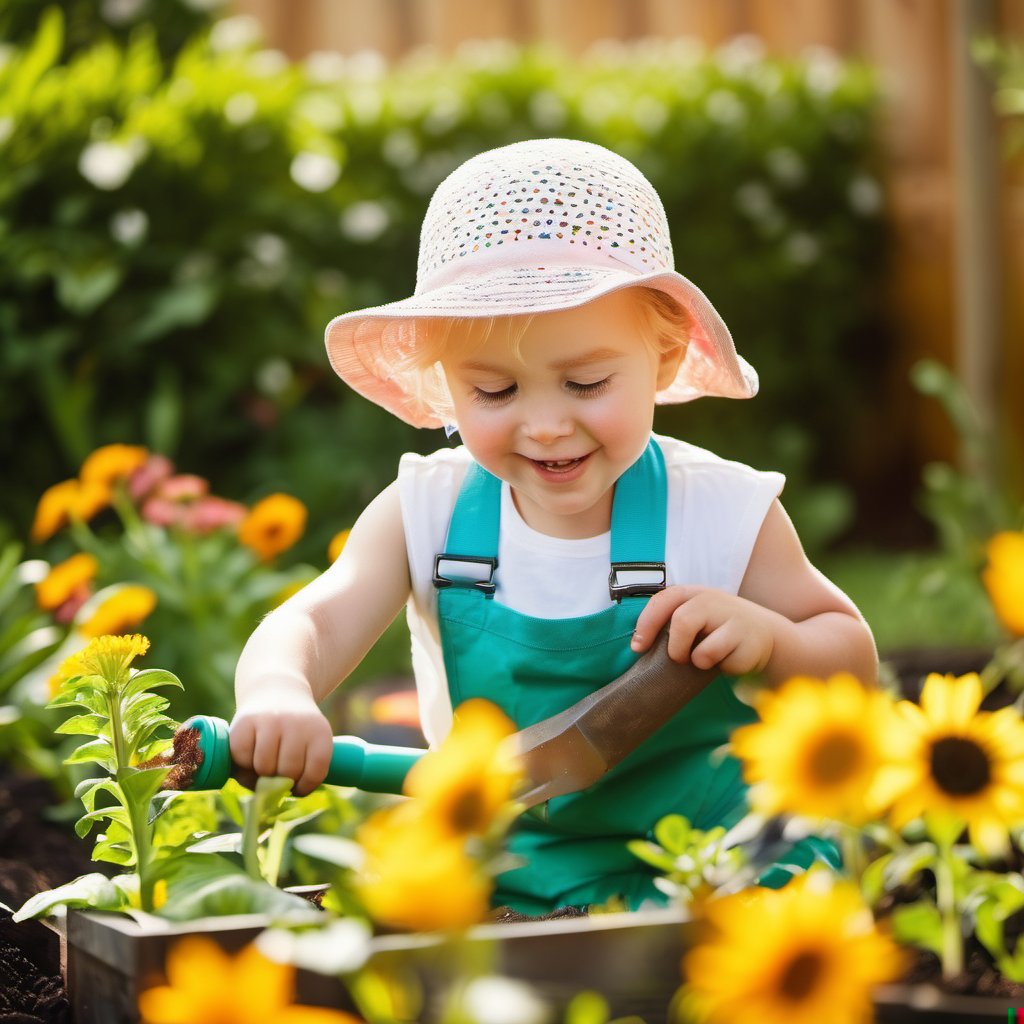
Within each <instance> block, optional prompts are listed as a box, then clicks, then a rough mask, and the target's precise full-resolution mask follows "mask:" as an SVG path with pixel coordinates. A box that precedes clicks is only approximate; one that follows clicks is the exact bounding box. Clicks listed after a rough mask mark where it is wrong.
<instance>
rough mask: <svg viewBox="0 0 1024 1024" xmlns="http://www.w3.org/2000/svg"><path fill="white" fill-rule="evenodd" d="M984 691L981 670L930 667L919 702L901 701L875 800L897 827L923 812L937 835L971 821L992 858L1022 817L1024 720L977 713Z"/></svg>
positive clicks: (885, 744)
mask: <svg viewBox="0 0 1024 1024" xmlns="http://www.w3.org/2000/svg"><path fill="white" fill-rule="evenodd" d="M982 696H983V693H982V686H981V679H980V678H979V677H978V675H977V673H970V674H969V675H965V676H960V677H959V678H955V677H954V676H951V675H949V676H940V675H938V674H934V673H933V674H932V675H930V676H929V677H928V678H927V679H926V680H925V685H924V689H923V690H922V692H921V703H920V706H918V705H917V704H914V703H912V702H910V701H900V703H899V704H897V705H896V707H895V709H894V710H893V712H892V714H891V715H890V718H889V721H888V724H887V726H886V727H885V729H884V730H883V733H882V752H883V756H884V764H883V766H882V768H881V769H880V771H879V774H878V776H877V778H876V781H875V784H874V786H873V791H872V794H871V798H872V800H873V801H875V802H877V803H878V804H880V805H882V806H885V807H888V808H889V818H890V821H891V822H892V824H893V826H894V827H895V828H902V827H903V826H904V825H906V824H907V823H908V822H910V821H912V820H913V819H915V818H918V817H922V816H923V817H924V819H925V823H926V824H927V825H928V827H929V830H930V831H931V832H932V834H933V835H935V834H936V833H937V832H940V833H941V834H943V835H945V836H947V837H948V836H949V835H954V837H955V834H956V833H957V832H958V831H959V830H960V829H961V828H962V827H963V826H964V825H966V826H967V828H968V831H969V833H970V838H971V842H972V843H973V844H974V846H975V847H976V848H977V849H978V850H979V851H981V852H982V853H985V854H988V855H990V856H995V855H998V854H1001V853H1003V852H1005V851H1006V850H1007V848H1008V837H1007V832H1008V829H1009V828H1010V827H1011V826H1013V825H1016V824H1020V823H1021V822H1024V723H1022V722H1021V718H1020V714H1019V713H1018V712H1017V710H1016V709H1015V708H1003V709H1002V710H1001V711H995V712H989V711H979V710H978V708H979V706H980V704H981V700H982Z"/></svg>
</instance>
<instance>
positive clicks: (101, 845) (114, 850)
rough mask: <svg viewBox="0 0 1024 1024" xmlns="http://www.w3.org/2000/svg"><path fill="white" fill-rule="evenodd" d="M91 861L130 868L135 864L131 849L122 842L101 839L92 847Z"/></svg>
mask: <svg viewBox="0 0 1024 1024" xmlns="http://www.w3.org/2000/svg"><path fill="white" fill-rule="evenodd" d="M92 859H93V860H101V861H104V862H105V863H107V864H120V865H121V867H131V866H132V865H134V863H135V857H134V856H133V855H132V851H131V848H130V847H128V846H126V845H125V844H124V843H122V842H114V840H112V839H101V840H99V841H98V842H97V843H96V845H95V846H94V847H93V851H92Z"/></svg>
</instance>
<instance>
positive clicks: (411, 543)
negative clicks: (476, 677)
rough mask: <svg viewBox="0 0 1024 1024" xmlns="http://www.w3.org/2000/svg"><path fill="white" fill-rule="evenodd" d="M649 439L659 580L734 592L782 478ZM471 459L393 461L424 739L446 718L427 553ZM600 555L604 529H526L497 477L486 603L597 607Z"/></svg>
mask: <svg viewBox="0 0 1024 1024" xmlns="http://www.w3.org/2000/svg"><path fill="white" fill-rule="evenodd" d="M655 440H656V441H657V442H658V444H659V445H660V446H661V450H662V452H663V453H664V455H665V469H666V473H667V476H668V515H667V532H666V543H665V564H666V570H667V582H668V585H669V586H672V585H673V584H678V583H686V584H694V585H697V586H702V587H714V588H715V589H717V590H724V591H726V592H728V593H730V594H735V593H737V591H738V590H739V588H740V584H741V583H742V581H743V575H744V573H745V572H746V569H747V563H748V562H749V561H750V555H751V552H752V551H753V549H754V543H755V541H756V540H757V535H758V533H759V532H760V529H761V524H762V523H763V522H764V517H765V516H766V515H767V513H768V509H769V508H770V507H771V504H772V502H773V501H774V500H775V498H776V497H777V496H778V495H779V494H780V493H781V491H782V488H783V485H784V483H785V478H784V477H783V476H782V474H781V473H772V472H762V471H760V470H756V469H752V468H751V467H750V466H745V465H743V464H742V463H740V462H730V461H728V460H726V459H722V458H719V457H718V456H717V455H714V454H712V453H711V452H708V451H705V450H704V449H702V448H697V447H695V446H694V445H691V444H687V443H686V442H685V441H679V440H677V439H676V438H673V437H664V436H661V435H655ZM471 462H472V456H471V455H470V454H469V452H468V451H467V450H466V448H465V447H459V448H442V449H441V450H439V451H436V452H434V453H432V454H431V455H426V456H424V455H415V454H412V453H408V454H406V455H403V456H402V458H401V461H400V463H399V467H398V489H399V497H400V501H401V506H402V522H403V525H404V527H405V543H406V550H407V551H408V555H409V575H410V579H411V581H412V591H411V594H410V596H409V601H408V604H407V605H406V619H407V621H408V624H409V633H410V635H411V638H412V666H413V672H414V674H415V676H416V689H417V693H418V696H419V703H420V718H421V724H422V728H423V733H424V736H425V737H426V739H427V742H428V743H430V745H431V746H434V745H436V744H437V743H439V742H440V741H441V740H442V739H443V738H444V737H445V736H446V735H447V733H448V730H449V728H450V727H451V721H452V707H451V701H450V699H449V695H448V680H447V677H446V674H445V667H444V658H443V656H442V654H441V639H440V633H439V628H438V621H437V596H436V591H435V589H434V585H433V583H432V582H431V579H432V576H433V571H434V556H435V555H436V554H438V553H439V552H441V551H444V545H445V538H446V537H447V534H448V521H449V519H450V518H451V514H452V510H453V509H454V507H455V500H456V498H457V497H458V494H459V488H460V487H461V486H462V480H463V477H464V476H465V475H466V470H467V469H468V468H469V465H470V463H471ZM460 553H461V554H469V553H470V552H460ZM610 554H611V533H610V532H607V533H602V534H601V535H600V536H597V537H586V538H583V539H582V540H566V539H563V538H561V537H549V536H548V535H547V534H543V533H538V532H537V531H536V530H534V529H531V527H529V526H527V525H526V523H525V522H524V521H523V519H522V517H521V516H520V515H519V512H518V511H517V510H516V507H515V503H514V502H513V501H512V495H511V492H510V490H509V485H508V484H507V483H503V484H502V487H501V531H500V536H499V541H498V571H497V573H496V574H495V582H496V583H497V589H496V591H495V594H494V600H495V601H499V602H501V603H502V604H505V605H508V606H509V607H510V608H513V609H515V610H516V611H518V612H522V613H523V614H525V615H533V616H536V617H538V618H547V619H558V618H574V617H576V616H581V615H592V614H594V613H595V612H599V611H603V610H604V609H605V608H607V607H608V605H609V603H610V600H611V599H610V598H609V596H608V569H609V561H610Z"/></svg>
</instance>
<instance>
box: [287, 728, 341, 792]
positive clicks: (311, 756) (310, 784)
mask: <svg viewBox="0 0 1024 1024" xmlns="http://www.w3.org/2000/svg"><path fill="white" fill-rule="evenodd" d="M329 732H330V730H328V735H327V737H326V741H325V737H324V736H323V735H320V736H316V737H314V738H313V739H312V740H311V741H310V742H309V743H308V744H307V745H306V760H305V764H304V766H303V770H302V773H301V775H300V776H299V778H298V781H297V782H296V783H295V785H294V787H293V788H292V791H293V792H294V793H295V795H296V796H305V795H306V794H307V793H312V792H313V790H314V789H316V787H317V786H319V785H320V783H321V782H323V781H324V779H325V778H327V769H328V768H329V767H330V766H331V754H332V753H333V752H334V742H333V738H332V737H331V736H330V735H329Z"/></svg>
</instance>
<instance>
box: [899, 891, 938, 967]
mask: <svg viewBox="0 0 1024 1024" xmlns="http://www.w3.org/2000/svg"><path fill="white" fill-rule="evenodd" d="M892 934H893V938H895V939H896V941H897V942H900V943H903V944H904V945H908V946H919V947H920V948H921V949H928V950H931V952H933V953H935V954H936V956H939V957H941V956H942V917H941V915H940V914H939V908H938V907H936V906H935V904H934V903H926V902H924V901H922V902H920V903H912V904H910V905H908V906H899V907H896V908H895V909H894V910H893V912H892Z"/></svg>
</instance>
